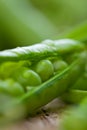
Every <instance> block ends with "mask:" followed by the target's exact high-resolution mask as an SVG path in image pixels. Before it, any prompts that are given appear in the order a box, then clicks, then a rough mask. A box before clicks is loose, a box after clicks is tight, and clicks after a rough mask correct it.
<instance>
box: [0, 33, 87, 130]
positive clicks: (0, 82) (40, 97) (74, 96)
mask: <svg viewBox="0 0 87 130" xmlns="http://www.w3.org/2000/svg"><path fill="white" fill-rule="evenodd" d="M78 35H79V34H78ZM75 39H77V40H74V38H73V39H71V38H65V39H59V40H45V41H43V42H42V43H37V44H35V45H31V46H27V47H17V48H15V49H9V50H4V51H1V52H0V100H1V102H0V105H1V108H0V124H3V123H5V122H6V123H8V122H12V121H16V120H18V119H20V120H21V119H22V118H25V117H26V116H31V115H33V113H35V112H37V111H38V110H39V109H40V108H42V107H43V106H44V105H46V104H48V103H49V102H50V101H52V100H53V99H55V98H57V97H61V99H62V100H64V101H65V102H68V103H73V104H78V108H75V110H74V112H73V110H72V111H70V114H69V115H70V116H68V117H66V116H65V118H63V121H62V124H63V125H61V126H62V127H63V126H64V127H63V128H62V129H64V130H66V129H67V130H78V129H79V130H86V129H87V121H86V120H87V117H86V114H87V110H86V108H87V100H85V101H83V102H82V103H81V104H80V102H81V101H82V100H84V98H86V96H87V49H86V44H85V43H86V42H82V41H81V40H80V39H79V38H78V36H77V38H75ZM82 40H83V39H82ZM85 41H86V40H85ZM79 104H80V105H79ZM72 113H73V114H72ZM75 113H77V114H75ZM79 114H81V115H82V117H81V118H80V119H81V120H79ZM67 115H68V114H67ZM84 120H85V122H84ZM81 121H82V122H81ZM68 122H69V123H68ZM72 122H73V123H74V124H75V123H76V122H78V123H80V125H81V126H79V125H78V123H77V124H75V125H74V127H73V126H72ZM80 127H81V128H82V129H80Z"/></svg>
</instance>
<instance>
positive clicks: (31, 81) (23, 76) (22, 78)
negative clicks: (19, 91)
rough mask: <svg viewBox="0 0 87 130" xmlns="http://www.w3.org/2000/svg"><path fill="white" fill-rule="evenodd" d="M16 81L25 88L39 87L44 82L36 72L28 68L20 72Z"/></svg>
mask: <svg viewBox="0 0 87 130" xmlns="http://www.w3.org/2000/svg"><path fill="white" fill-rule="evenodd" d="M16 80H17V81H18V82H19V83H21V84H22V85H23V86H24V87H26V86H38V85H40V84H41V82H42V81H41V78H40V76H39V75H38V74H37V73H36V72H34V71H33V70H29V69H26V68H25V69H23V70H22V71H19V72H18V74H17V76H16Z"/></svg>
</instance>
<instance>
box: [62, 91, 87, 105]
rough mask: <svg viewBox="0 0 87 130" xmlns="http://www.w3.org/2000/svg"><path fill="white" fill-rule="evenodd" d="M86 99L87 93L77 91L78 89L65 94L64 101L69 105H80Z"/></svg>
mask: <svg viewBox="0 0 87 130" xmlns="http://www.w3.org/2000/svg"><path fill="white" fill-rule="evenodd" d="M85 97H87V91H85V90H79V89H78V90H77V89H70V90H69V91H68V92H66V93H65V94H63V96H62V100H63V101H65V102H67V103H74V104H78V103H80V102H81V101H82V100H83V99H84V98H85Z"/></svg>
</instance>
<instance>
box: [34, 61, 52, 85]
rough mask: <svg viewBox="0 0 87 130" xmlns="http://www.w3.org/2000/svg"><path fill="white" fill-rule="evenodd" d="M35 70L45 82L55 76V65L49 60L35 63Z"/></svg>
mask: <svg viewBox="0 0 87 130" xmlns="http://www.w3.org/2000/svg"><path fill="white" fill-rule="evenodd" d="M34 70H35V71H36V73H38V74H39V75H40V77H41V79H42V81H43V82H44V81H46V80H48V79H49V78H50V77H51V76H53V73H54V68H53V65H52V63H51V61H49V60H41V61H40V62H38V63H37V64H36V65H35V67H34Z"/></svg>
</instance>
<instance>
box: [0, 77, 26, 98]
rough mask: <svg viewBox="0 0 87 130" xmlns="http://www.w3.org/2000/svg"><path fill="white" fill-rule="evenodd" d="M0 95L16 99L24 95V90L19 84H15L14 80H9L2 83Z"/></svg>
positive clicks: (0, 82)
mask: <svg viewBox="0 0 87 130" xmlns="http://www.w3.org/2000/svg"><path fill="white" fill-rule="evenodd" d="M0 93H2V94H8V95H11V96H15V97H16V96H20V95H23V94H24V89H23V88H22V86H21V85H20V84H19V83H17V82H15V81H14V80H13V79H7V80H5V81H2V80H1V81H0Z"/></svg>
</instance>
